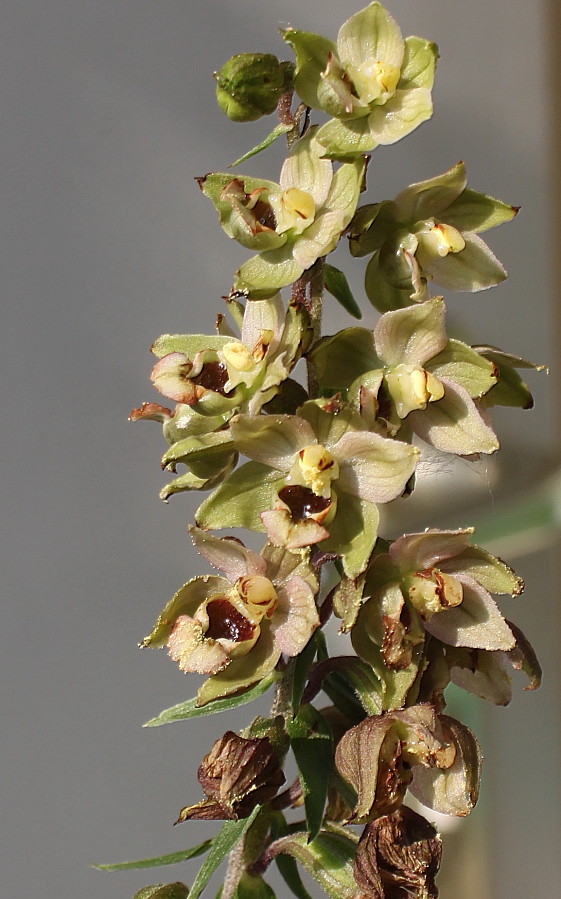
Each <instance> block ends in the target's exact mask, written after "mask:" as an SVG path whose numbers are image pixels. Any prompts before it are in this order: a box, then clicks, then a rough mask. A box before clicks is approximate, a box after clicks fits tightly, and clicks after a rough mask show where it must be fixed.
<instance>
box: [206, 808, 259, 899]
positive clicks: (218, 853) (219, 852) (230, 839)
mask: <svg viewBox="0 0 561 899" xmlns="http://www.w3.org/2000/svg"><path fill="white" fill-rule="evenodd" d="M259 812H260V807H259V806H257V807H256V808H254V809H253V811H252V813H251V815H250V816H249V818H242V819H241V820H240V821H226V823H225V824H223V826H222V829H221V830H220V832H219V833H218V834H217V836H215V838H214V840H213V841H212V848H211V850H210V852H209V854H208V856H207V857H206V859H205V861H204V862H203V865H202V867H201V869H200V871H199V873H198V874H197V876H196V878H195V882H194V883H193V886H192V887H191V892H190V893H189V899H198V897H199V896H200V895H201V893H202V891H203V890H204V888H205V887H206V885H207V883H208V882H209V880H210V878H211V877H212V875H213V874H214V872H215V871H216V869H217V868H218V866H219V865H220V864H221V863H222V861H223V860H224V859H225V858H226V856H227V855H228V853H229V852H230V850H231V849H233V847H234V846H235V844H236V843H237V842H238V840H240V839H241V838H242V837H243V836H244V834H245V833H247V831H248V830H249V828H250V827H251V825H252V824H253V822H254V821H255V819H256V817H257V815H258V814H259Z"/></svg>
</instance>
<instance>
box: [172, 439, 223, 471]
mask: <svg viewBox="0 0 561 899" xmlns="http://www.w3.org/2000/svg"><path fill="white" fill-rule="evenodd" d="M229 449H232V450H233V449H234V441H233V440H232V435H231V434H230V432H229V430H225V431H212V432H211V433H210V434H202V435H200V436H197V437H186V438H185V439H184V440H178V441H177V443H174V444H172V446H170V448H169V449H168V450H167V451H166V452H165V453H164V455H163V456H162V468H164V469H165V468H168V469H169V468H171V469H172V470H173V466H175V465H176V464H177V463H178V462H183V463H185V465H189V466H190V465H191V463H192V462H196V461H199V460H201V459H204V460H205V461H206V460H209V458H216V456H217V455H218V456H220V455H223V454H224V450H229Z"/></svg>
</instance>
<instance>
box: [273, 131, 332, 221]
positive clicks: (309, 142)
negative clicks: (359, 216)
mask: <svg viewBox="0 0 561 899" xmlns="http://www.w3.org/2000/svg"><path fill="white" fill-rule="evenodd" d="M316 132H317V126H315V127H313V128H310V129H309V131H307V132H306V134H305V136H304V137H301V138H300V140H298V141H296V143H295V144H294V145H293V147H292V149H291V151H290V153H289V155H288V156H287V158H286V160H285V162H284V165H283V167H282V170H281V174H280V179H279V183H280V186H281V188H282V189H283V190H288V189H289V188H291V187H296V188H298V190H303V191H305V192H306V193H308V194H310V195H311V196H312V197H313V198H314V201H315V204H316V208H318V207H320V206H323V204H324V203H325V200H326V198H327V195H328V193H329V187H330V185H331V180H332V178H333V166H332V164H331V163H330V162H329V160H328V159H322V158H321V156H320V154H321V151H322V148H321V146H320V145H319V144H318V143H317V141H316Z"/></svg>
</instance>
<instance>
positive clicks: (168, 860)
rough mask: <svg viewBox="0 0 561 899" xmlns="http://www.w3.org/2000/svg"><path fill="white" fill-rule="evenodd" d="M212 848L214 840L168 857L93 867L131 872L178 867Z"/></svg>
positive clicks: (102, 869) (93, 866) (172, 853)
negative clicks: (134, 870)
mask: <svg viewBox="0 0 561 899" xmlns="http://www.w3.org/2000/svg"><path fill="white" fill-rule="evenodd" d="M211 846H212V840H205V841H204V843H199V845H198V846H193V848H192V849H183V850H181V851H180V852H170V853H169V854H168V855H159V856H157V857H156V858H143V859H140V860H139V861H135V862H118V863H117V864H114V865H92V868H97V869H98V871H131V870H133V869H137V868H160V867H163V866H164V865H177V864H179V862H186V861H187V860H188V859H190V858H196V857H197V856H198V855H204V853H205V852H208V850H209V849H210V847H211Z"/></svg>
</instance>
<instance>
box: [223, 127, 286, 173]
mask: <svg viewBox="0 0 561 899" xmlns="http://www.w3.org/2000/svg"><path fill="white" fill-rule="evenodd" d="M291 130H292V125H283V124H282V122H281V124H280V125H277V126H276V128H273V130H272V131H271V133H270V134H268V135H267V137H266V138H265V139H264V140H262V141H261V143H260V144H257V146H256V147H253V149H251V150H248V152H247V153H244V155H243V156H240V158H239V159H236V161H235V162H231V163H230V168H231V169H233V168H234V166H235V165H240V163H242V162H245V161H246V159H251V157H252V156H257V154H258V153H261V151H262V150H266V149H267V147H270V146H271V144H273V143H274V142H275V141H276V139H277V137H281V136H282V135H283V134H286V133H287V132H288V131H291Z"/></svg>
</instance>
